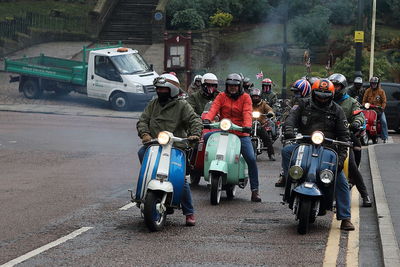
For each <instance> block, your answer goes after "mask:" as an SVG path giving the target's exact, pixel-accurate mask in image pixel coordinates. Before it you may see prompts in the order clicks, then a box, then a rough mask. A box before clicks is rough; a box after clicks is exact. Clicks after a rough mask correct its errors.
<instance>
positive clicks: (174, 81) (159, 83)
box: [153, 73, 181, 98]
mask: <svg viewBox="0 0 400 267" xmlns="http://www.w3.org/2000/svg"><path fill="white" fill-rule="evenodd" d="M153 84H154V86H155V87H168V88H169V89H170V90H171V92H170V95H171V97H172V98H174V97H177V96H178V95H179V93H180V90H181V89H180V83H179V80H178V78H177V77H176V76H175V75H172V74H169V73H164V74H161V75H160V76H159V77H157V78H155V79H154V81H153Z"/></svg>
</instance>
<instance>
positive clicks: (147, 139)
mask: <svg viewBox="0 0 400 267" xmlns="http://www.w3.org/2000/svg"><path fill="white" fill-rule="evenodd" d="M150 141H151V136H150V135H149V134H148V133H144V134H142V144H144V143H147V142H150Z"/></svg>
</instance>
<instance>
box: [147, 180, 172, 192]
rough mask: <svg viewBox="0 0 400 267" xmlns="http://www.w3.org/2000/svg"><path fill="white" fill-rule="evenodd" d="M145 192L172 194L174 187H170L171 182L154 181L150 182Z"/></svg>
mask: <svg viewBox="0 0 400 267" xmlns="http://www.w3.org/2000/svg"><path fill="white" fill-rule="evenodd" d="M147 190H153V191H164V192H166V193H172V192H174V187H173V186H172V183H171V182H168V181H163V182H161V181H159V180H156V179H153V180H150V182H149V183H148V184H147Z"/></svg>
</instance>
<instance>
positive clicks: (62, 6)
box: [0, 0, 96, 20]
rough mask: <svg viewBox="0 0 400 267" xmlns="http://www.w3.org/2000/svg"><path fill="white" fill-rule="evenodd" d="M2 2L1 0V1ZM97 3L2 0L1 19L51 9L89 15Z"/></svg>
mask: <svg viewBox="0 0 400 267" xmlns="http://www.w3.org/2000/svg"><path fill="white" fill-rule="evenodd" d="M0 2H1V1H0ZM95 4H96V1H95V0H87V1H84V3H82V1H79V0H74V1H72V2H66V1H54V0H36V1H32V0H20V1H15V2H1V4H0V20H3V19H5V18H6V17H14V16H21V15H23V14H25V13H26V12H33V13H37V14H41V15H49V13H50V10H53V9H54V10H60V11H62V13H63V14H65V15H66V16H76V17H87V15H88V13H89V11H91V10H92V9H93V7H94V5H95Z"/></svg>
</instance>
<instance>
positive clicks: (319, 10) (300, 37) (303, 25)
mask: <svg viewBox="0 0 400 267" xmlns="http://www.w3.org/2000/svg"><path fill="white" fill-rule="evenodd" d="M321 14H323V16H322V15H321ZM330 14H331V11H330V10H329V9H328V8H327V7H324V6H321V5H318V6H316V7H314V8H313V9H312V10H311V11H310V13H309V14H307V15H302V16H298V17H296V18H295V19H293V20H292V25H293V34H294V37H295V39H296V41H297V42H299V43H301V44H303V45H304V46H305V47H306V48H310V47H311V46H314V45H323V44H325V43H326V41H327V40H328V37H329V32H330V31H329V29H330V24H329V17H330Z"/></svg>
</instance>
